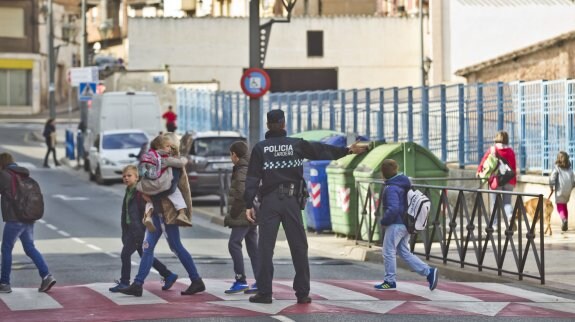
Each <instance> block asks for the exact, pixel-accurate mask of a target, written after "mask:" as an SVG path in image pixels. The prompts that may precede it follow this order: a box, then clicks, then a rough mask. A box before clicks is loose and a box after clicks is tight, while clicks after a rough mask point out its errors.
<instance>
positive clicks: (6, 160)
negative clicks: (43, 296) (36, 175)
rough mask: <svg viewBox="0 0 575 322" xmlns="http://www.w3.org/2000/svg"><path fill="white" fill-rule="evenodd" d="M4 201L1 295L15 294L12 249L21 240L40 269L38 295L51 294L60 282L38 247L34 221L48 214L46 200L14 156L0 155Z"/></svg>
mask: <svg viewBox="0 0 575 322" xmlns="http://www.w3.org/2000/svg"><path fill="white" fill-rule="evenodd" d="M0 195H1V196H2V200H1V201H0V203H1V207H2V219H3V220H4V223H5V224H4V232H3V234H2V248H1V251H2V265H1V267H2V273H1V274H0V293H11V292H12V288H11V287H10V273H11V272H12V250H13V249H14V244H15V243H16V240H18V239H20V242H21V243H22V247H23V248H24V252H25V253H26V255H27V256H28V257H30V259H31V260H32V261H33V262H34V265H36V268H38V273H40V278H42V282H41V284H40V287H39V288H38V292H48V291H49V290H50V289H51V288H52V286H54V284H56V279H54V277H53V276H52V274H50V270H49V269H48V265H46V261H44V257H42V254H40V252H39V251H38V250H37V249H36V246H34V222H35V221H36V220H38V219H40V218H42V215H43V214H44V199H43V196H42V193H41V191H40V186H39V185H38V183H37V182H36V181H35V180H34V179H32V178H31V177H30V171H29V170H28V169H26V168H23V167H20V166H18V165H17V164H16V163H15V162H14V158H13V157H12V155H11V154H10V153H0Z"/></svg>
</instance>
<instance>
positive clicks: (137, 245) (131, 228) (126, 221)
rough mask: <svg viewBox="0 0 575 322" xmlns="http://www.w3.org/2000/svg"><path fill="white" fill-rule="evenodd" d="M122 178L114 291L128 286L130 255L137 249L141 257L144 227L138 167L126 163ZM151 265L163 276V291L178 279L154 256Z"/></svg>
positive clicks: (143, 203) (142, 199)
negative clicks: (118, 268) (118, 270)
mask: <svg viewBox="0 0 575 322" xmlns="http://www.w3.org/2000/svg"><path fill="white" fill-rule="evenodd" d="M122 180H123V181H124V185H126V192H125V194H124V200H123V201H122V212H121V214H122V215H121V226H122V245H123V246H122V252H121V255H120V258H121V259H122V270H121V276H120V280H118V281H117V282H116V285H115V286H113V287H111V288H110V289H109V290H110V292H112V293H116V292H118V291H119V289H121V288H125V287H128V286H130V271H131V268H132V255H133V254H134V253H135V252H136V251H137V252H138V254H139V255H140V257H142V245H143V242H144V234H145V231H146V227H145V226H144V224H143V222H142V219H143V218H144V209H145V206H146V201H145V200H144V198H143V197H142V193H141V192H139V191H137V190H136V183H137V182H138V168H137V167H136V166H134V165H128V166H126V167H125V168H124V169H123V170H122ZM152 267H154V269H156V270H157V271H158V272H159V273H160V276H162V278H163V282H164V285H163V286H162V290H163V291H167V290H169V289H170V288H171V287H172V286H173V285H174V283H175V282H176V281H177V280H178V275H176V274H174V273H172V272H171V271H170V270H169V269H168V268H167V267H166V265H164V264H163V263H162V262H160V261H159V260H158V259H156V258H154V259H153V262H152Z"/></svg>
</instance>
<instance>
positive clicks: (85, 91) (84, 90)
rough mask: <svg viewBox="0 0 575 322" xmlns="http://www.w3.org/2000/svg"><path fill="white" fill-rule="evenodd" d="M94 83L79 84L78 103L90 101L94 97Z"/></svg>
mask: <svg viewBox="0 0 575 322" xmlns="http://www.w3.org/2000/svg"><path fill="white" fill-rule="evenodd" d="M96 85H97V84H96V83H80V86H78V97H79V99H80V101H91V100H92V97H94V95H96Z"/></svg>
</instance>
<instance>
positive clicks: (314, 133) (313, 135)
mask: <svg viewBox="0 0 575 322" xmlns="http://www.w3.org/2000/svg"><path fill="white" fill-rule="evenodd" d="M335 135H342V133H340V132H337V131H331V130H310V131H304V132H299V133H295V134H292V135H290V137H293V138H300V139H304V140H306V141H318V142H319V141H321V140H323V139H325V138H328V137H330V136H335ZM301 213H302V216H301V217H302V220H303V226H304V227H305V228H308V226H307V214H306V211H305V210H302V212H301Z"/></svg>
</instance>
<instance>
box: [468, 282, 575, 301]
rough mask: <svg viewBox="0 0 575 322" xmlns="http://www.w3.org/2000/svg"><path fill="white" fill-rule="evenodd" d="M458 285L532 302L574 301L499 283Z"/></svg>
mask: <svg viewBox="0 0 575 322" xmlns="http://www.w3.org/2000/svg"><path fill="white" fill-rule="evenodd" d="M459 284H462V285H467V286H470V287H474V288H479V289H482V290H486V291H491V292H496V293H503V294H508V295H513V296H517V297H521V298H524V299H527V300H530V301H533V302H561V303H575V300H571V299H566V298H564V297H558V296H554V295H547V294H544V293H537V292H533V291H528V290H524V289H521V288H518V287H513V286H509V285H506V284H500V283H459Z"/></svg>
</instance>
